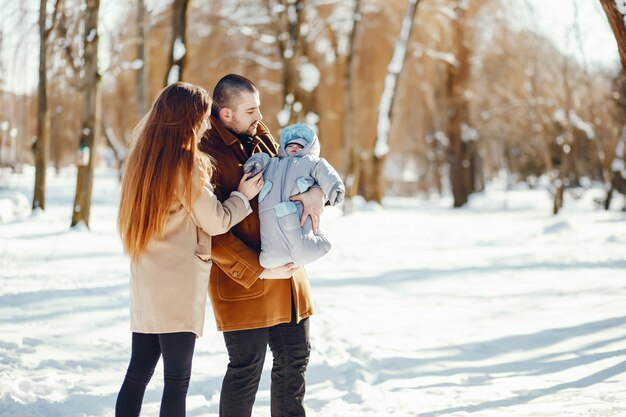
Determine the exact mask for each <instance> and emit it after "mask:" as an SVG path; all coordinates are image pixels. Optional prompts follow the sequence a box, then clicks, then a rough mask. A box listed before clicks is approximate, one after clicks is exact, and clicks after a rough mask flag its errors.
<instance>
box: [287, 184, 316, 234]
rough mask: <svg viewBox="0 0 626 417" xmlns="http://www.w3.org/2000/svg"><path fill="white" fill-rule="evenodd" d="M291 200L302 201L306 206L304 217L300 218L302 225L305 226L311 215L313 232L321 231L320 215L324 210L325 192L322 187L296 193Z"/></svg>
mask: <svg viewBox="0 0 626 417" xmlns="http://www.w3.org/2000/svg"><path fill="white" fill-rule="evenodd" d="M290 200H291V201H296V200H297V201H300V202H301V203H302V205H303V206H304V211H303V212H302V218H301V219H300V227H302V226H304V222H306V218H307V217H311V223H312V225H313V226H312V228H313V233H314V234H318V233H319V231H320V216H321V215H322V211H323V210H324V192H323V191H322V189H321V188H318V187H311V188H310V189H309V191H307V192H305V193H302V194H298V195H294V196H293V197H291V198H290Z"/></svg>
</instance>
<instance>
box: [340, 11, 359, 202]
mask: <svg viewBox="0 0 626 417" xmlns="http://www.w3.org/2000/svg"><path fill="white" fill-rule="evenodd" d="M351 21H352V29H351V30H350V33H349V35H348V45H347V48H348V50H347V51H346V60H345V61H346V62H345V64H344V65H345V67H344V76H343V100H344V105H343V107H344V109H343V111H344V113H343V126H342V134H343V152H344V155H345V157H344V158H345V159H344V164H343V174H344V181H345V183H346V199H345V202H344V212H346V213H349V212H350V211H351V210H352V197H354V196H355V195H356V194H357V192H358V189H359V179H360V174H361V158H360V156H359V149H358V147H357V146H355V144H354V143H353V141H352V113H353V110H354V109H353V104H352V84H353V78H354V68H353V67H354V55H355V53H356V51H355V48H354V44H355V39H356V38H357V29H358V27H359V22H360V21H361V0H354V9H353V10H352V19H351Z"/></svg>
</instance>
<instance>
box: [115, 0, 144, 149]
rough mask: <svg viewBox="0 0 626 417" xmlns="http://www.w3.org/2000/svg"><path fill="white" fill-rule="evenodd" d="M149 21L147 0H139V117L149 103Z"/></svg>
mask: <svg viewBox="0 0 626 417" xmlns="http://www.w3.org/2000/svg"><path fill="white" fill-rule="evenodd" d="M147 22H148V19H147V16H146V4H145V0H137V61H139V62H140V64H141V66H140V67H139V68H137V70H136V73H135V74H136V83H137V86H136V88H135V101H136V103H135V108H136V111H137V119H139V118H141V117H142V116H143V115H144V114H145V113H146V111H147V110H148V103H147V100H146V93H147V91H146V83H147V79H148V77H147V74H148V61H147V58H148V54H147V53H146V50H149V46H148V47H147V43H148V37H147V36H146V32H147V31H148V29H149V25H148V24H147ZM112 149H113V148H112Z"/></svg>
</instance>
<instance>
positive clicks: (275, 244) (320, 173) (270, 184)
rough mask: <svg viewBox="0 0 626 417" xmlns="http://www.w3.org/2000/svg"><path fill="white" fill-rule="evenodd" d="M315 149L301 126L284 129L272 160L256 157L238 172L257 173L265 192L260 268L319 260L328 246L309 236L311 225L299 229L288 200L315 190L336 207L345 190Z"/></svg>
mask: <svg viewBox="0 0 626 417" xmlns="http://www.w3.org/2000/svg"><path fill="white" fill-rule="evenodd" d="M319 154H320V143H319V139H318V137H317V135H316V134H315V131H313V129H312V128H311V127H309V126H308V125H306V124H304V123H297V124H294V125H290V126H286V127H285V128H284V129H283V131H282V133H281V136H280V148H279V150H278V156H277V157H273V158H272V157H270V156H269V155H268V154H265V153H256V154H254V155H252V157H250V159H248V161H246V163H245V164H244V166H243V169H244V172H251V173H252V175H254V174H256V173H258V172H263V179H264V181H265V186H264V187H263V188H262V189H261V192H260V193H259V196H258V199H259V217H260V222H261V255H260V256H259V262H260V263H261V266H263V267H264V268H274V267H277V266H281V265H285V264H287V263H290V262H293V263H294V264H295V265H296V266H302V265H305V264H307V263H310V262H313V261H314V260H316V259H318V258H320V257H321V256H323V255H325V254H326V253H327V252H328V251H329V250H330V246H331V245H330V242H329V241H328V239H327V238H326V237H325V236H324V235H322V234H321V233H320V234H317V235H315V234H314V233H313V229H312V224H311V219H310V218H307V220H306V222H305V223H304V226H302V227H300V218H301V216H302V210H303V207H302V204H301V203H300V202H299V201H296V202H293V201H290V200H289V197H291V196H294V195H296V194H300V193H303V192H305V191H307V190H308V189H309V188H310V187H311V186H313V185H314V184H315V185H317V186H319V187H320V188H321V189H322V191H323V192H324V195H325V196H326V199H327V201H328V202H329V203H330V204H332V205H338V204H340V203H341V202H342V201H343V198H344V193H345V187H344V185H343V182H342V181H341V178H340V177H339V174H338V173H337V171H335V169H334V168H333V167H332V166H331V165H330V164H329V163H328V162H327V161H326V160H325V159H324V158H320V156H319Z"/></svg>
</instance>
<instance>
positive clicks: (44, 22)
mask: <svg viewBox="0 0 626 417" xmlns="http://www.w3.org/2000/svg"><path fill="white" fill-rule="evenodd" d="M62 2H63V0H56V1H55V3H54V12H53V13H52V16H51V17H50V16H48V11H47V6H48V0H40V1H39V83H38V86H37V140H36V142H35V143H34V144H33V152H34V153H35V188H34V193H33V210H35V209H41V210H45V209H46V169H47V165H48V152H49V145H48V142H49V135H50V132H49V131H50V116H49V114H48V84H47V79H48V77H47V69H48V41H49V39H50V34H51V33H52V31H53V29H54V25H55V23H56V21H57V16H58V12H59V9H60V7H61V4H62Z"/></svg>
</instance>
